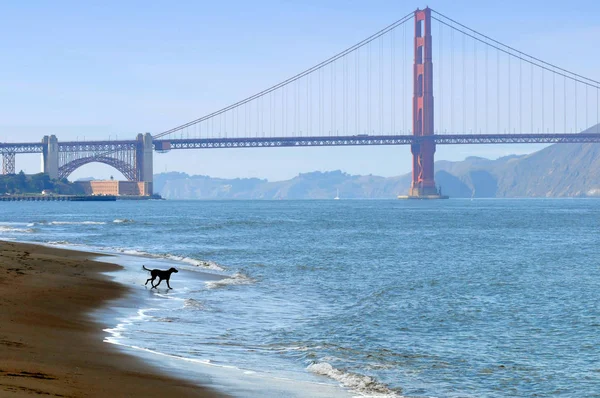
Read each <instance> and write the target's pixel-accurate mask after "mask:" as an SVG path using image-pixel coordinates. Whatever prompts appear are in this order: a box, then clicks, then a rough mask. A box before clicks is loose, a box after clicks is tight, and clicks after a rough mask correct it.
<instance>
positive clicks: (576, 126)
mask: <svg viewBox="0 0 600 398" xmlns="http://www.w3.org/2000/svg"><path fill="white" fill-rule="evenodd" d="M574 81H575V132H576V133H577V132H579V129H578V127H579V126H578V125H577V124H578V123H577V118H578V116H579V115H578V112H577V111H578V109H577V81H576V80H574Z"/></svg>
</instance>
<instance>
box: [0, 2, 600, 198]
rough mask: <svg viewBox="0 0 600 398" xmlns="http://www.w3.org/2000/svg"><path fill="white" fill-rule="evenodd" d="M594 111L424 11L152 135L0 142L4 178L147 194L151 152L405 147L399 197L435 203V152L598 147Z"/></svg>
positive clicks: (599, 128)
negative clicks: (38, 158) (113, 177)
mask: <svg viewBox="0 0 600 398" xmlns="http://www.w3.org/2000/svg"><path fill="white" fill-rule="evenodd" d="M434 38H436V45H435V46H434V41H433V40H434ZM434 66H435V68H434ZM434 81H435V82H436V83H435V84H434ZM599 100H600V82H598V81H596V80H593V79H590V78H587V77H584V76H582V75H580V74H577V73H575V72H572V71H569V70H567V69H564V68H561V67H559V66H557V65H554V64H552V63H548V62H545V61H543V60H541V59H539V58H537V57H535V56H532V55H529V54H527V53H525V52H522V51H520V50H517V49H515V48H513V47H511V46H508V45H506V44H503V43H501V42H500V41H498V40H495V39H493V38H491V37H489V36H486V35H484V34H482V33H480V32H478V31H476V30H473V29H471V28H469V27H467V26H466V25H463V24H461V23H460V22H458V21H456V20H454V19H451V18H449V17H447V16H446V15H444V14H441V13H439V12H437V11H435V10H433V9H430V8H425V9H424V10H420V9H417V10H416V11H414V12H411V13H409V14H407V15H405V16H404V17H403V18H401V19H399V20H398V21H396V22H394V23H393V24H391V25H389V26H387V27H385V28H384V29H382V30H380V31H378V32H377V33H375V34H373V35H371V36H369V37H368V38H366V39H365V40H363V41H361V42H359V43H357V44H355V45H353V46H351V47H349V48H347V49H346V50H344V51H342V52H340V53H338V54H336V55H334V56H333V57H331V58H329V59H327V60H325V61H323V62H321V63H319V64H317V65H315V66H313V67H311V68H309V69H306V70H304V71H303V72H301V73H299V74H297V75H295V76H292V77H291V78H289V79H286V80H284V81H282V82H280V83H278V84H276V85H273V86H272V87H269V88H267V89H265V90H263V91H261V92H258V93H256V94H254V95H252V96H249V97H247V98H245V99H243V100H241V101H238V102H236V103H234V104H232V105H230V106H227V107H224V108H222V109H219V110H217V111H215V112H212V113H210V114H208V115H205V116H203V117H200V118H198V119H195V120H192V121H190V122H188V123H185V124H182V125H180V126H177V127H175V128H172V129H170V130H167V131H164V132H162V133H159V134H155V135H152V134H150V133H146V134H138V135H137V137H136V139H133V140H120V141H119V140H113V141H110V140H109V141H65V142H61V141H58V139H57V137H56V136H54V135H50V136H48V135H47V136H44V138H43V139H42V141H41V142H38V143H0V154H1V155H2V173H3V174H13V173H15V156H16V155H17V154H22V153H41V154H42V160H43V161H42V163H43V171H44V172H46V173H48V174H49V175H50V177H52V178H66V177H68V176H69V175H70V174H71V173H72V172H73V171H74V170H76V169H77V168H78V167H81V166H83V165H85V164H88V163H93V162H100V163H104V164H108V165H110V166H112V167H114V168H116V169H117V170H119V171H120V172H121V173H122V174H123V175H124V176H125V178H127V179H128V180H129V181H144V182H150V183H151V182H152V173H153V167H152V160H153V152H155V151H157V152H165V151H170V150H180V149H208V148H276V147H322V146H348V145H410V147H411V153H412V157H413V162H412V168H413V174H412V183H411V187H410V191H409V192H410V193H409V197H414V198H426V197H436V196H438V189H437V187H436V184H435V180H434V154H435V150H436V145H448V144H513V143H548V144H551V143H598V142H600V101H599ZM434 104H435V108H434Z"/></svg>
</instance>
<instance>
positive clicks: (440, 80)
mask: <svg viewBox="0 0 600 398" xmlns="http://www.w3.org/2000/svg"><path fill="white" fill-rule="evenodd" d="M438 26H439V32H438V37H439V43H440V44H439V46H438V50H439V51H438V65H437V68H438V71H439V75H438V77H439V78H438V83H437V86H438V87H439V93H440V100H439V104H440V116H439V126H438V134H439V132H440V131H442V129H443V128H444V68H443V67H442V59H443V57H444V51H443V50H444V35H443V34H442V33H443V26H444V25H443V24H442V22H441V21H439V24H438Z"/></svg>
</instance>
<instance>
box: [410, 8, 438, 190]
mask: <svg viewBox="0 0 600 398" xmlns="http://www.w3.org/2000/svg"><path fill="white" fill-rule="evenodd" d="M431 57H432V48H431V9H430V8H429V7H427V8H425V9H424V10H419V9H417V11H415V63H414V69H413V80H414V82H413V92H414V95H413V135H415V136H430V135H433V63H432V61H431ZM411 152H412V155H413V171H412V183H411V186H410V192H409V195H408V197H409V198H415V199H439V198H442V196H441V195H440V192H438V189H437V188H436V186H435V181H434V170H433V155H434V153H435V142H433V141H424V142H422V143H420V144H413V145H412V146H411Z"/></svg>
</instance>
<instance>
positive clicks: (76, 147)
mask: <svg viewBox="0 0 600 398" xmlns="http://www.w3.org/2000/svg"><path fill="white" fill-rule="evenodd" d="M429 140H433V141H434V142H435V143H436V144H437V145H451V144H558V143H561V144H565V143H600V134H598V133H588V132H585V133H579V134H573V133H566V134H565V133H556V134H539V133H537V134H436V135H432V136H427V137H416V136H413V135H348V136H322V137H256V138H180V139H172V140H155V141H154V142H153V145H154V149H155V150H157V151H168V150H172V149H205V148H277V147H322V146H356V145H411V144H418V143H420V142H423V141H429ZM137 144H138V141H136V140H120V141H116V140H115V141H64V142H60V141H59V144H58V145H59V151H60V152H113V151H119V150H132V149H135V147H136V145H137ZM42 152H43V144H42V143H41V142H39V143H38V142H36V143H6V142H4V143H0V153H15V154H18V153H21V154H22V153H42Z"/></svg>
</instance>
